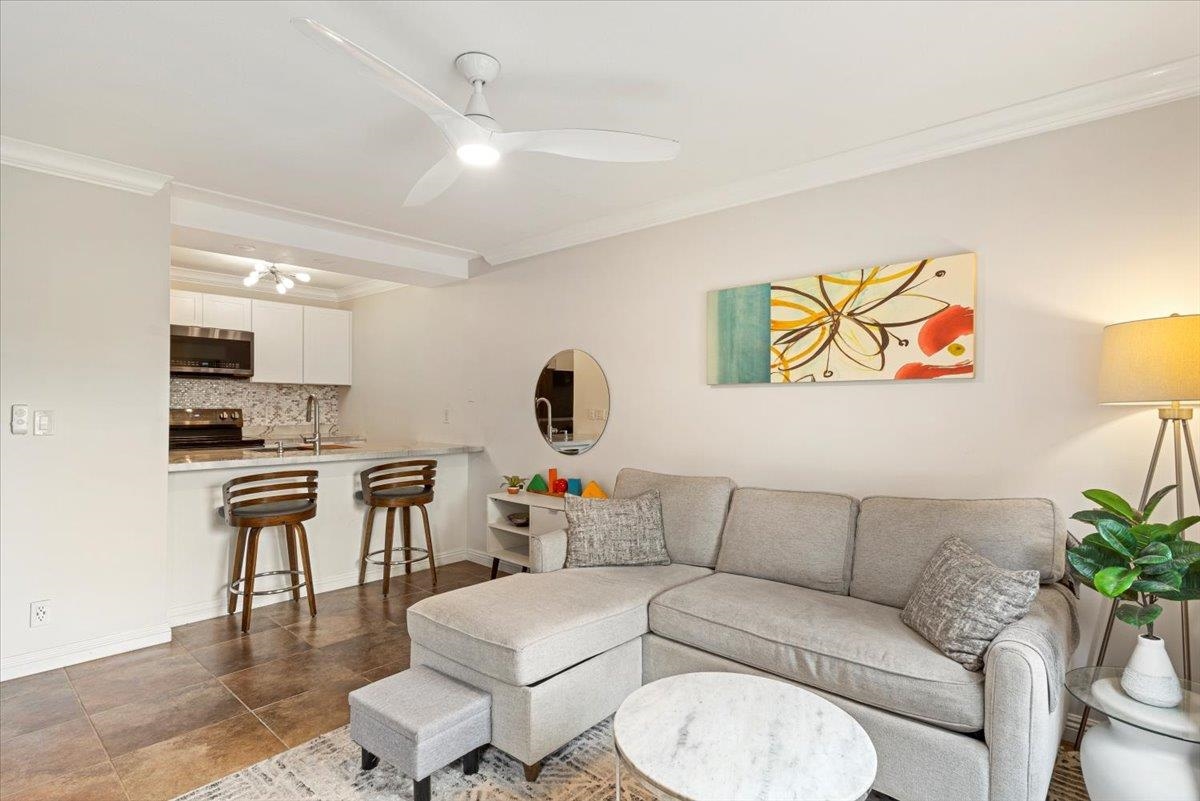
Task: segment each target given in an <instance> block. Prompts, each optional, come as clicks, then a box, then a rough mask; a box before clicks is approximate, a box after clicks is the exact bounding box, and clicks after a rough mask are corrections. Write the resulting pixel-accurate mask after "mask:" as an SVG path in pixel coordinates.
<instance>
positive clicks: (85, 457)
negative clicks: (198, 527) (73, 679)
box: [0, 167, 170, 678]
mask: <svg viewBox="0 0 1200 801" xmlns="http://www.w3.org/2000/svg"><path fill="white" fill-rule="evenodd" d="M0 183H2V191H0V408H2V409H3V412H4V416H5V428H4V430H3V433H0V445H2V449H0V673H2V674H3V677H4V678H8V677H10V676H13V675H20V674H23V673H27V672H31V670H35V669H36V670H41V669H45V668H47V667H52V666H55V665H56V664H64V663H68V662H78V661H82V660H83V659H86V658H88V656H89V655H101V654H103V653H112V652H116V651H119V650H128V649H129V648H131V647H137V646H138V645H139V644H148V643H150V642H156V641H159V642H161V641H164V640H166V639H167V638H168V637H169V631H168V630H167V628H166V595H165V581H166V579H165V576H166V573H165V567H166V534H165V531H166V518H167V474H166V456H165V455H166V449H167V372H166V366H167V356H168V337H167V293H168V276H167V263H168V258H169V257H168V246H169V242H168V240H169V237H170V211H169V206H168V199H167V196H166V194H167V193H165V192H161V193H159V195H156V196H154V197H144V196H141V195H135V194H131V193H127V192H121V191H118V190H115V189H107V188H102V187H98V186H93V185H91V184H86V183H80V182H76V181H70V180H66V179H63V178H54V177H50V176H47V175H42V174H39V173H33V172H28V171H25V170H20V169H15V168H12V167H4V168H2V173H0ZM13 403H28V404H30V405H31V406H33V407H34V408H38V409H53V410H54V415H55V425H56V430H55V432H54V435H53V436H49V437H34V436H32V435H26V436H14V435H12V434H10V433H9V429H8V426H7V418H8V415H9V407H10V405H11V404H13ZM42 599H49V600H50V601H51V602H52V619H51V623H50V624H49V625H47V626H44V627H40V628H30V627H29V604H30V602H32V601H36V600H42Z"/></svg>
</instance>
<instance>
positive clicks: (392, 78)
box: [292, 17, 488, 148]
mask: <svg viewBox="0 0 1200 801" xmlns="http://www.w3.org/2000/svg"><path fill="white" fill-rule="evenodd" d="M292 24H293V25H295V26H296V28H297V29H298V30H299V31H300V32H301V33H303V34H304V35H305V36H307V37H309V38H310V39H312V40H313V41H315V42H317V43H318V44H319V45H321V46H322V47H324V48H325V49H326V50H331V51H333V52H334V53H339V54H341V55H345V56H349V57H350V58H352V59H354V61H355V62H356V63H357V64H358V67H359V69H360V70H361V71H363V72H365V73H367V74H368V75H370V76H372V77H373V78H375V79H376V80H377V81H378V82H379V83H381V84H383V86H384V87H386V88H387V89H389V90H391V91H392V92H393V93H394V94H397V95H399V96H400V97H402V98H403V99H405V100H407V101H408V102H409V103H412V104H413V105H414V106H416V107H417V108H419V109H420V110H421V111H423V112H424V113H425V114H426V115H428V117H429V118H430V119H431V120H433V122H434V124H436V125H437V126H438V128H440V129H441V130H442V133H443V134H444V135H445V136H446V138H447V139H448V140H449V141H450V144H451V146H453V147H455V148H457V147H459V146H461V145H463V144H467V143H470V142H475V141H479V140H486V139H487V136H488V131H486V130H485V129H483V128H481V127H480V126H479V125H478V124H476V123H475V122H473V121H472V120H470V119H468V118H466V117H464V116H463V115H462V114H460V113H458V112H457V111H455V110H454V109H453V108H451V107H450V106H449V105H447V104H446V102H445V101H443V100H442V99H441V98H440V97H438V96H437V95H435V94H434V93H433V92H431V91H429V90H428V89H426V88H425V87H424V86H422V85H421V84H419V83H417V82H416V81H415V80H413V79H412V78H410V77H409V76H407V75H405V74H404V73H403V72H401V71H400V70H398V69H396V68H395V67H393V66H392V65H391V64H389V63H387V62H386V61H384V60H383V59H381V58H380V57H379V56H377V55H375V54H374V53H371V52H370V51H368V50H364V49H363V48H361V47H359V46H358V45H356V44H354V42H351V41H350V40H349V39H347V38H346V37H344V36H342V35H341V34H339V33H336V32H335V31H332V30H330V29H329V28H326V27H325V26H324V25H322V24H321V23H319V22H317V21H316V20H312V19H309V18H308V17H296V18H294V19H293V20H292Z"/></svg>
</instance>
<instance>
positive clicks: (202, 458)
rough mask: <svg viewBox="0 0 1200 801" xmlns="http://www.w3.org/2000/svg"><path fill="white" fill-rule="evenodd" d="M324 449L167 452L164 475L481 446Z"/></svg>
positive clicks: (340, 445) (345, 446) (345, 445)
mask: <svg viewBox="0 0 1200 801" xmlns="http://www.w3.org/2000/svg"><path fill="white" fill-rule="evenodd" d="M325 447H326V448H329V450H324V451H323V452H322V453H321V455H320V456H315V455H314V454H313V453H312V452H311V451H309V452H305V451H299V452H298V451H289V452H285V453H284V455H283V456H282V457H280V456H279V455H278V454H277V453H276V451H275V450H274V449H271V450H265V451H263V450H243V449H241V448H221V449H212V448H209V449H203V450H177V451H170V456H169V457H168V465H167V472H168V473H180V472H185V471H192V470H218V469H223V468H230V467H260V466H261V467H264V468H271V467H277V466H279V467H285V466H289V465H305V464H319V463H321V462H352V461H357V460H361V459H409V458H420V457H423V456H448V455H450V454H453V453H479V452H480V451H482V450H483V447H482V446H480V445H455V444H452V443H447V442H400V443H380V442H373V441H370V440H368V441H360V442H353V443H342V442H336V443H328V444H327V445H325Z"/></svg>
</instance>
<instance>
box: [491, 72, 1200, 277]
mask: <svg viewBox="0 0 1200 801" xmlns="http://www.w3.org/2000/svg"><path fill="white" fill-rule="evenodd" d="M1197 94H1200V56H1193V57H1191V58H1186V59H1183V60H1180V61H1174V62H1171V63H1169V64H1163V65H1161V66H1158V67H1154V68H1153V69H1148V70H1143V71H1141V72H1135V73H1131V74H1129V75H1123V76H1121V77H1118V78H1113V79H1111V80H1106V81H1100V82H1098V83H1093V84H1089V85H1087V86H1081V87H1078V88H1075V89H1069V90H1067V91H1065V92H1059V93H1057V94H1052V95H1047V96H1045V97H1040V98H1037V99H1035V100H1030V101H1026V102H1023V103H1017V104H1014V105H1011V106H1007V107H1005V108H1001V109H997V110H995V111H989V112H986V113H983V114H978V115H975V116H972V117H966V118H963V119H960V120H955V121H953V122H948V123H945V124H942V125H936V126H933V127H930V128H926V129H924V130H920V131H914V132H912V133H909V134H904V135H902V136H898V137H895V138H893V139H887V140H884V141H881V142H876V143H874V144H871V145H866V146H864V147H860V148H855V149H853V150H847V151H844V152H841V153H836V154H833V155H830V156H825V157H823V158H819V159H814V160H812V161H808V162H805V163H803V164H799V165H797V166H795V167H789V168H787V169H784V170H779V171H777V172H772V173H767V174H765V175H759V176H755V177H753V178H747V179H745V180H742V181H737V182H734V183H732V184H727V185H725V186H721V187H717V188H714V189H711V190H706V191H703V192H698V193H695V194H691V195H687V196H685V197H681V198H675V199H671V200H666V201H662V202H659V203H650V204H647V205H645V206H641V207H638V208H636V209H631V210H629V211H625V212H620V213H618V214H612V215H608V216H606V217H600V218H597V219H594V220H589V221H587V222H584V223H580V224H578V225H572V226H568V227H566V228H561V229H559V230H557V231H552V232H550V233H548V234H541V235H538V236H533V237H528V238H526V239H522V240H519V241H517V242H513V243H509V244H506V245H501V246H499V247H497V248H492V249H486V250H485V251H484V252H483V256H484V257H485V258H486V259H487V260H488V262H489V263H490V264H492V265H493V266H498V265H501V264H507V263H509V262H513V261H517V260H518V259H524V258H529V257H531V256H538V255H541V254H543V253H549V252H551V251H555V250H562V249H563V248H569V247H573V246H575V245H582V244H585V243H587V242H595V241H597V240H600V239H607V238H609V237H613V236H618V235H620V234H626V233H631V232H633V231H640V230H642V229H645V228H651V227H654V226H657V225H663V224H666V223H670V222H676V221H678V220H684V219H687V218H689V217H696V216H699V215H701V214H709V213H711V212H714V211H720V210H722V209H727V208H732V207H734V206H742V205H745V204H747V203H755V202H757V201H760V200H768V199H770V198H774V197H780V196H782V195H790V194H793V193H795V192H801V191H804V190H806V189H815V188H816V187H820V186H827V185H829V184H834V183H840V182H842V181H848V180H851V179H854V178H861V177H864V176H867V175H873V174H875V173H880V172H886V171H888V170H894V169H898V168H900V167H908V166H911V165H913V164H920V163H921V162H925V161H932V160H934V159H939V158H944V157H946V156H953V155H957V154H959V153H965V152H967V151H969V150H976V149H978V148H984V147H990V146H992V145H997V144H1000V143H1002V142H1009V141H1012V140H1014V139H1021V138H1024V137H1027V136H1034V135H1036V134H1040V133H1046V132H1048V131H1054V130H1058V129H1060V128H1067V127H1069V126H1072V125H1079V124H1082V123H1085V122H1092V121H1095V120H1099V119H1103V118H1105V117H1113V116H1116V115H1118V114H1125V113H1127V112H1130V111H1137V110H1139V109H1144V108H1149V107H1151V106H1156V105H1160V104H1162V103H1169V102H1172V101H1174V100H1182V99H1184V98H1188V97H1194V96H1196V95H1197Z"/></svg>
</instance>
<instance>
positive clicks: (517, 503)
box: [487, 491, 567, 578]
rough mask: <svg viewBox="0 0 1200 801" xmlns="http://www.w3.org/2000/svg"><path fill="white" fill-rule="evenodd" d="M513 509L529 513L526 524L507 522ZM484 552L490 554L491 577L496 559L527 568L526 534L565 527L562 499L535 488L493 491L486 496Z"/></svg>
mask: <svg viewBox="0 0 1200 801" xmlns="http://www.w3.org/2000/svg"><path fill="white" fill-rule="evenodd" d="M513 512H525V513H526V514H528V515H529V525H528V526H514V525H513V524H512V523H510V522H508V515H510V514H512V513H513ZM487 520H488V530H487V554H488V556H490V557H492V578H495V577H496V572H497V571H498V570H499V568H500V563H501V562H504V563H506V564H510V565H516V566H517V567H520V568H522V569H523V570H528V569H529V535H530V534H547V533H549V532H551V531H557V530H558V529H560V528H566V525H567V520H566V516H565V515H564V514H563V499H562V498H558V497H555V496H554V495H540V494H538V493H536V492H524V491H522V492H518V493H516V494H515V495H509V494H508V493H507V492H493V493H492V494H491V495H488V496H487Z"/></svg>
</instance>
